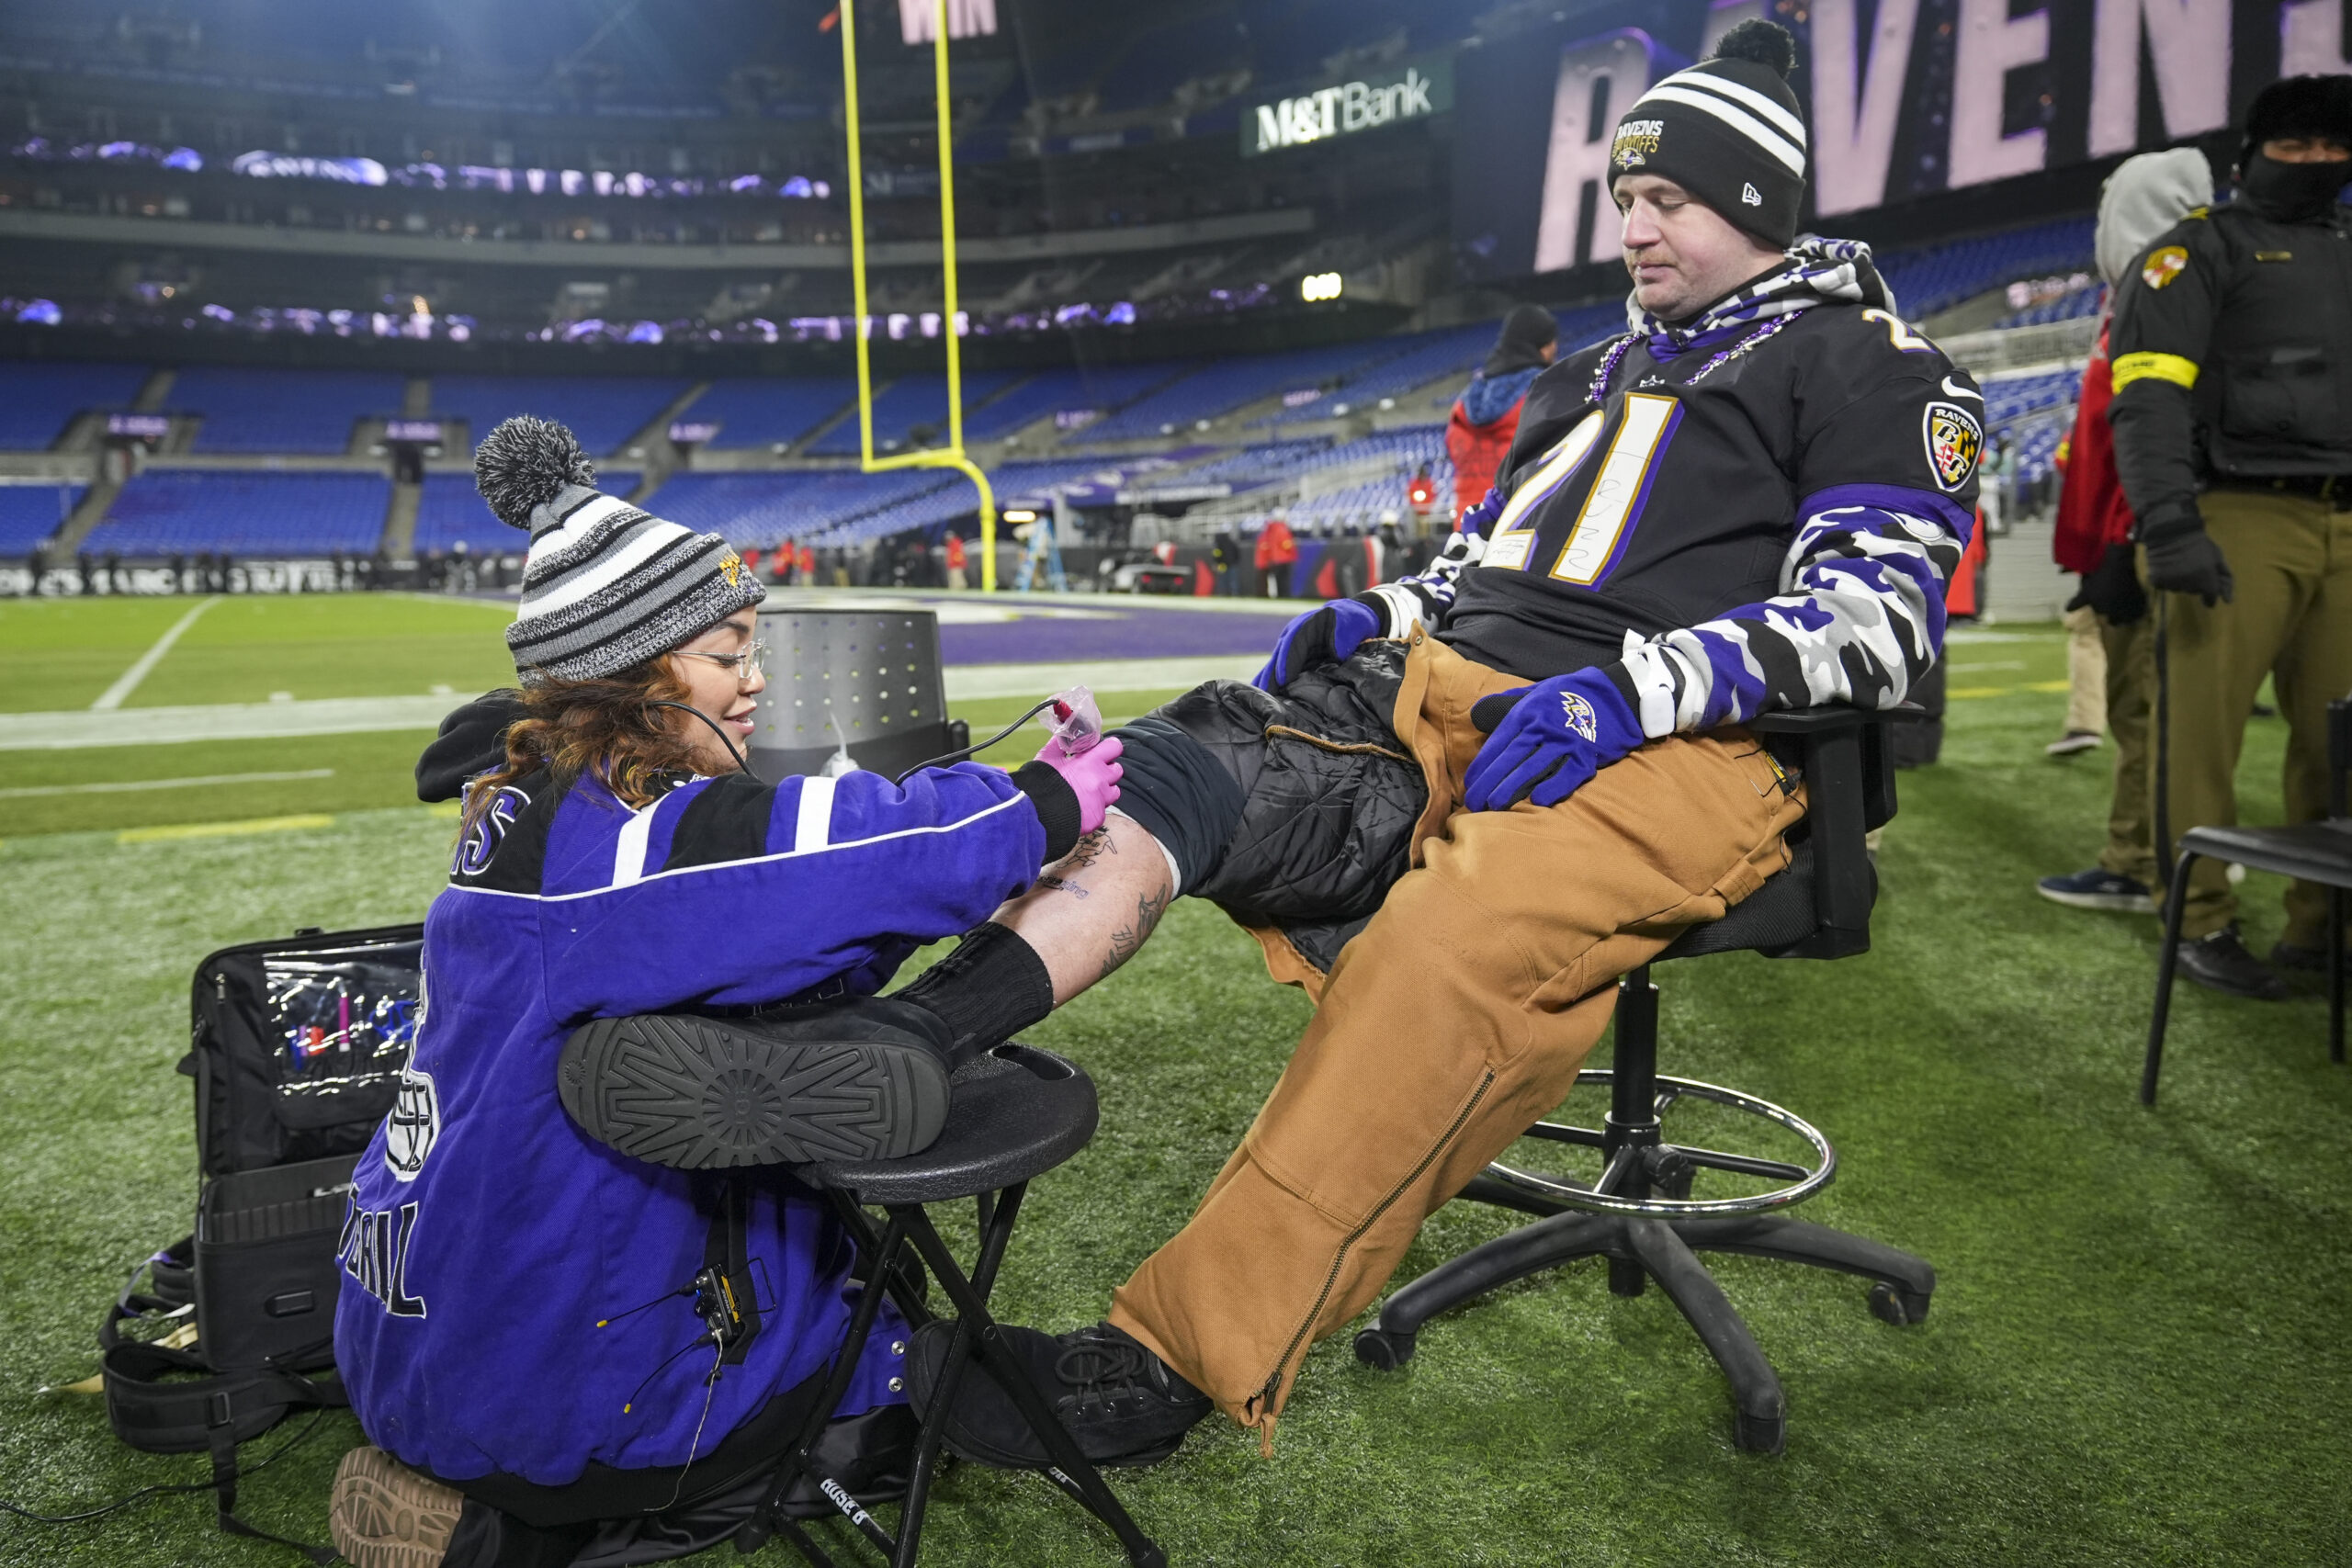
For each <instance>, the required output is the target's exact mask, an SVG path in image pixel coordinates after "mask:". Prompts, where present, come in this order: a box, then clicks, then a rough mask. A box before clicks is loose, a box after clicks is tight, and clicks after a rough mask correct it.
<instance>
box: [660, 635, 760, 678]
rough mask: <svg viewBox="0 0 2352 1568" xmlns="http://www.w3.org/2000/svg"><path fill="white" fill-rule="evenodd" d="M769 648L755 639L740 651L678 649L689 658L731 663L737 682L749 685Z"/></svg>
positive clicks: (714, 662) (715, 662)
mask: <svg viewBox="0 0 2352 1568" xmlns="http://www.w3.org/2000/svg"><path fill="white" fill-rule="evenodd" d="M767 650H768V645H767V644H766V643H763V642H756V641H755V642H747V643H745V644H744V645H743V648H742V651H741V652H740V653H704V652H702V651H700V650H699V649H692V648H682V649H678V650H677V651H678V652H679V653H681V654H683V655H684V657H686V658H688V659H707V660H710V661H711V662H712V663H713V664H731V665H733V666H734V667H735V683H736V684H737V685H739V686H747V685H749V684H751V682H752V671H754V670H757V669H758V668H759V667H760V660H761V659H762V657H763V656H764V655H765V654H766V652H767Z"/></svg>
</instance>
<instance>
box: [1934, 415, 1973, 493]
mask: <svg viewBox="0 0 2352 1568" xmlns="http://www.w3.org/2000/svg"><path fill="white" fill-rule="evenodd" d="M1922 425H1923V430H1922V434H1924V435H1925V436H1926V438H1927V443H1928V467H1929V468H1933V469H1935V471H1936V483H1938V484H1939V485H1940V486H1942V487H1943V488H1944V489H1945V490H1947V491H1956V490H1958V489H1960V487H1961V486H1962V485H1964V484H1966V483H1967V482H1968V481H1969V479H1970V477H1971V476H1973V474H1974V473H1975V472H1976V459H1977V458H1978V457H1982V456H1984V453H1985V427H1984V426H1983V425H1982V424H1980V423H1977V420H1976V416H1975V415H1974V414H1973V413H1971V412H1968V411H1967V410H1966V409H1964V408H1962V407H1961V406H1960V405H1959V404H1958V403H1946V402H1933V403H1929V404H1928V410H1927V412H1926V414H1925V415H1924V416H1922Z"/></svg>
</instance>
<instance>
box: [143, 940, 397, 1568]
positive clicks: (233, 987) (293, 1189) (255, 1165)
mask: <svg viewBox="0 0 2352 1568" xmlns="http://www.w3.org/2000/svg"><path fill="white" fill-rule="evenodd" d="M423 949H424V927H422V926H416V925H406V926H379V927H376V928H374V929H372V930H368V931H338V932H334V933H328V932H325V931H319V930H317V929H315V928H313V929H311V930H306V931H298V932H296V933H295V935H294V936H293V937H292V938H291V939H290V940H287V941H279V942H246V943H243V944H242V945H240V946H236V947H226V948H222V949H221V950H220V952H218V953H212V954H211V955H210V956H209V957H207V958H206V959H205V960H204V962H203V963H201V964H198V965H197V969H196V981H195V986H194V989H193V995H192V997H191V1003H192V1007H191V1011H192V1014H193V1027H192V1031H191V1038H190V1043H189V1047H188V1053H187V1055H186V1056H185V1057H183V1058H181V1060H180V1063H179V1071H181V1072H182V1073H184V1074H186V1075H187V1076H188V1077H192V1078H194V1079H195V1080H196V1147H197V1162H198V1169H199V1171H200V1173H201V1176H202V1184H201V1186H200V1187H199V1189H198V1196H197V1215H196V1230H195V1231H194V1232H193V1233H192V1234H191V1235H187V1236H186V1237H183V1238H182V1239H181V1240H180V1241H178V1242H176V1243H175V1244H174V1245H172V1246H170V1247H165V1248H164V1249H163V1250H162V1251H161V1252H158V1253H156V1254H155V1255H154V1256H153V1257H152V1258H147V1259H145V1260H144V1261H142V1262H141V1264H140V1265H139V1266H138V1267H137V1268H135V1269H133V1270H132V1271H131V1274H130V1282H129V1283H128V1284H127V1285H126V1286H125V1287H124V1289H123V1292H122V1293H121V1295H120V1296H119V1298H118V1299H117V1301H116V1302H115V1304H114V1305H113V1307H112V1308H110V1309H109V1310H108V1312H107V1318H106V1322H105V1324H104V1325H101V1327H100V1328H99V1330H98V1343H99V1346H100V1348H102V1350H103V1352H104V1368H103V1377H104V1381H105V1387H106V1398H107V1421H108V1422H109V1424H111V1425H112V1427H114V1431H115V1435H116V1436H117V1437H119V1438H121V1439H122V1440H123V1441H124V1442H126V1443H128V1444H130V1446H131V1447H132V1448H135V1449H140V1450H145V1451H147V1452H149V1453H194V1452H202V1451H209V1452H210V1453H211V1455H212V1484H213V1488H214V1491H215V1493H216V1495H217V1498H218V1510H219V1513H218V1517H219V1523H220V1529H223V1530H224V1531H227V1532H229V1533H231V1534H233V1535H245V1536H253V1537H256V1538H258V1539H261V1540H277V1541H281V1543H282V1544H284V1545H288V1546H292V1547H294V1548H295V1549H296V1550H298V1551H302V1552H304V1553H306V1554H308V1555H310V1556H311V1558H312V1559H313V1560H314V1561H317V1562H330V1561H332V1560H333V1559H334V1553H333V1552H332V1551H327V1550H326V1549H324V1548H320V1547H310V1546H304V1545H302V1544H301V1543H300V1542H299V1541H286V1540H282V1538H280V1537H277V1536H271V1535H267V1534H266V1533H265V1532H263V1531H260V1530H257V1529H254V1528H253V1527H252V1526H250V1525H248V1524H246V1523H245V1522H244V1521H243V1520H242V1519H240V1518H238V1517H236V1513H235V1508H236V1503H237V1445H238V1444H239V1443H241V1442H243V1441H245V1440H246V1439H248V1438H255V1437H259V1436H260V1435H261V1434H262V1433H264V1432H266V1431H268V1430H269V1429H270V1428H271V1427H275V1426H277V1424H278V1423H279V1422H280V1421H283V1420H284V1419H285V1418H286V1417H287V1416H288V1415H290V1414H291V1413H293V1412H294V1411H296V1410H301V1409H319V1408H324V1407H329V1406H341V1405H345V1404H348V1403H349V1401H348V1399H347V1398H346V1397H345V1394H344V1391H343V1385H342V1382H341V1381H340V1380H339V1379H338V1378H337V1377H336V1376H335V1373H334V1308H335V1297H336V1293H337V1292H336V1286H337V1281H338V1280H339V1279H340V1267H339V1265H338V1263H337V1260H336V1252H337V1241H338V1237H339V1235H340V1234H341V1229H342V1225H343V1222H344V1215H345V1212H346V1210H347V1209H348V1207H349V1197H350V1193H351V1177H352V1171H353V1168H355V1167H356V1164H357V1163H358V1156H359V1152H360V1150H361V1149H363V1148H365V1147H366V1146H367V1144H368V1139H369V1138H370V1137H371V1136H372V1135H373V1134H374V1133H375V1130H376V1124H377V1123H378V1122H381V1121H382V1120H383V1119H384V1117H385V1116H386V1114H388V1113H389V1112H390V1111H392V1110H393V1108H394V1105H395V1103H396V1101H397V1100H398V1099H399V1095H400V1079H401V1069H403V1068H404V1067H406V1066H407V1065H408V1060H409V1054H410V1051H411V1049H412V1046H413V1042H414V1037H415V1033H416V1026H417V1023H418V1021H419V1018H420V1015H421V1013H422V1011H423V1008H424V998H423V995H422V992H423V986H422V963H423V961H422V953H423ZM142 1277H143V1280H144V1288H143V1289H142V1288H141V1280H142ZM126 1328H130V1329H131V1330H132V1331H133V1332H131V1333H128V1334H127V1333H126V1332H125V1329H126ZM159 1330H161V1331H162V1332H160V1333H159V1332H157V1331H159Z"/></svg>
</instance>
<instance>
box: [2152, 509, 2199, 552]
mask: <svg viewBox="0 0 2352 1568" xmlns="http://www.w3.org/2000/svg"><path fill="white" fill-rule="evenodd" d="M2204 531H2205V514H2204V513H2201V512H2199V510H2198V509H2197V502H2195V501H2194V500H2186V501H2168V502H2158V503H2157V504H2156V505H2154V507H2151V508H2150V509H2149V510H2148V512H2147V513H2146V514H2145V515H2144V516H2143V517H2142V518H2141V519H2140V529H2139V538H2140V542H2141V543H2142V544H2143V545H2161V544H2164V543H2165V542H2167V541H2169V540H2173V539H2181V538H2186V537H2188V536H2189V535H2191V534H2201V533H2203V532H2204Z"/></svg>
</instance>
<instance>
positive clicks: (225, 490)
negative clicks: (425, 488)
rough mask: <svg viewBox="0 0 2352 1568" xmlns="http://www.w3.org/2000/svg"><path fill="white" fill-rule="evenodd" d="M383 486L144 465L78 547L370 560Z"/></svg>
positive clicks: (379, 479)
mask: <svg viewBox="0 0 2352 1568" xmlns="http://www.w3.org/2000/svg"><path fill="white" fill-rule="evenodd" d="M390 500H391V480H390V479H387V478H385V477H384V476H383V475H381V474H352V473H337V474H288V473H254V472H243V471H239V472H228V471H222V470H219V469H198V468H150V469H149V470H148V471H147V472H145V473H143V474H140V475H137V476H135V477H134V478H133V479H131V480H130V482H129V483H128V484H126V485H124V486H123V487H122V493H120V494H119V495H118V496H116V497H115V499H114V505H113V506H112V507H110V508H108V509H107V515H106V520H105V521H104V522H102V523H100V524H99V525H97V526H96V528H94V529H92V530H91V531H90V536H89V537H88V539H87V540H86V541H85V543H84V545H83V547H84V548H85V549H87V550H89V551H91V552H93V553H94V554H102V553H104V552H106V551H107V550H114V551H117V552H119V553H120V554H122V555H125V556H129V557H132V558H149V559H152V558H157V557H162V556H172V555H188V554H195V553H197V552H198V551H203V550H226V551H229V552H230V553H231V554H232V555H238V556H248V557H288V556H323V555H326V554H328V553H330V552H332V551H334V550H344V551H346V552H348V553H350V554H353V555H372V554H373V553H374V552H375V549H376V546H377V544H378V543H379V541H380V540H381V539H382V537H383V533H384V513H385V510H386V508H387V506H388V504H389V503H390Z"/></svg>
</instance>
